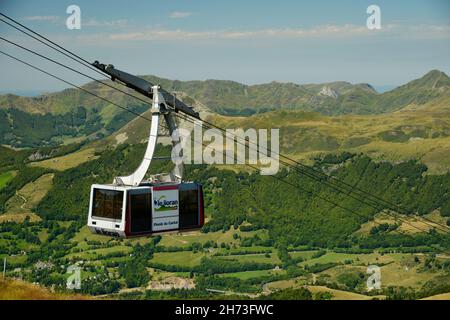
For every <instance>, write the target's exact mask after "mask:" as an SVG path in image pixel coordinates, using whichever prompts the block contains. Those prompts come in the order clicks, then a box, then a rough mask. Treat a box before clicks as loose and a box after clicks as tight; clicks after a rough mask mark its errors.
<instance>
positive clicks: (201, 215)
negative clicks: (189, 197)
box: [199, 186, 205, 227]
mask: <svg viewBox="0 0 450 320" xmlns="http://www.w3.org/2000/svg"><path fill="white" fill-rule="evenodd" d="M199 189H200V227H202V226H203V224H204V223H205V209H204V206H203V186H200V188H199Z"/></svg>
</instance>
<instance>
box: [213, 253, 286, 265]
mask: <svg viewBox="0 0 450 320" xmlns="http://www.w3.org/2000/svg"><path fill="white" fill-rule="evenodd" d="M269 255H270V257H266V256H265V254H264V253H251V254H241V255H229V256H222V257H220V259H224V260H231V261H234V260H236V261H239V262H258V263H275V264H279V263H281V261H280V259H279V258H278V255H277V253H271V254H269Z"/></svg>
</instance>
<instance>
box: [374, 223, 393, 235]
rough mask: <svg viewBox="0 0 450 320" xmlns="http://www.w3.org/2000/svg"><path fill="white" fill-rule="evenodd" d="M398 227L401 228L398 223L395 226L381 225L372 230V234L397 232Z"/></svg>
mask: <svg viewBox="0 0 450 320" xmlns="http://www.w3.org/2000/svg"><path fill="white" fill-rule="evenodd" d="M398 227H399V225H398V224H396V223H394V224H389V223H381V224H379V225H376V226H373V227H372V228H371V229H370V234H378V233H383V232H390V231H394V230H397V229H398Z"/></svg>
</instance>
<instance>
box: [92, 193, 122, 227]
mask: <svg viewBox="0 0 450 320" xmlns="http://www.w3.org/2000/svg"><path fill="white" fill-rule="evenodd" d="M102 191H103V192H104V193H103V194H102V196H103V197H102V198H100V199H99V197H98V195H99V193H101V192H102ZM105 193H114V195H113V196H112V199H111V200H107V201H108V202H109V203H105V202H106V201H105V195H104V194H105ZM124 196H125V191H123V190H113V189H102V188H94V190H93V199H92V200H93V201H92V218H94V219H100V220H108V221H121V220H122V215H123V203H124ZM99 201H101V202H102V204H101V207H102V208H101V214H102V215H97V214H96V213H99V212H98V210H99V209H98V207H97V206H96V205H97V203H98V202H99ZM106 204H107V205H108V210H111V213H112V214H109V215H105V214H104V212H105V206H106Z"/></svg>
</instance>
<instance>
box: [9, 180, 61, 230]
mask: <svg viewBox="0 0 450 320" xmlns="http://www.w3.org/2000/svg"><path fill="white" fill-rule="evenodd" d="M53 177H54V174H53V173H48V174H44V175H43V176H41V177H39V178H38V179H36V181H33V182H30V183H28V184H26V185H25V186H24V187H23V188H22V189H20V190H18V191H16V194H15V195H14V196H13V197H11V198H10V199H9V200H8V201H7V202H6V212H5V213H4V214H2V215H0V223H1V222H4V221H16V222H20V221H23V220H24V219H25V217H27V216H29V217H30V220H31V221H37V220H40V218H39V217H38V216H37V215H36V214H35V213H33V212H32V209H33V208H34V206H36V205H37V204H38V203H39V201H41V200H42V198H44V196H45V195H46V194H47V192H48V191H49V190H50V189H51V187H52V184H53Z"/></svg>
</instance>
